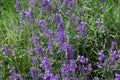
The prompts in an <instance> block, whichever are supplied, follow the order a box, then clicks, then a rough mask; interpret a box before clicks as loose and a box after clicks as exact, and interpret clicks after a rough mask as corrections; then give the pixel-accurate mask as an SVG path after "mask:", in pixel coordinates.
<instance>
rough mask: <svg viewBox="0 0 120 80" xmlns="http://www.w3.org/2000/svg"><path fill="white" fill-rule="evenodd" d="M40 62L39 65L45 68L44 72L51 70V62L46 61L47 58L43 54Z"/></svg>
mask: <svg viewBox="0 0 120 80" xmlns="http://www.w3.org/2000/svg"><path fill="white" fill-rule="evenodd" d="M40 61H41V64H40V67H41V68H42V69H43V70H45V73H51V72H52V64H51V63H50V62H49V61H48V58H47V57H46V56H44V57H43V58H41V59H40Z"/></svg>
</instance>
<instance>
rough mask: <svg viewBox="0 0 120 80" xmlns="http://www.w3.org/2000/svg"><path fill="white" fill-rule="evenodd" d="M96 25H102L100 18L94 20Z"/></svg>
mask: <svg viewBox="0 0 120 80" xmlns="http://www.w3.org/2000/svg"><path fill="white" fill-rule="evenodd" d="M96 25H97V26H99V27H100V26H101V25H102V23H101V20H100V19H97V21H96Z"/></svg>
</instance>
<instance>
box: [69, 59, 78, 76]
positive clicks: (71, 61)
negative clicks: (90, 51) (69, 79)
mask: <svg viewBox="0 0 120 80" xmlns="http://www.w3.org/2000/svg"><path fill="white" fill-rule="evenodd" d="M69 67H70V72H71V73H72V74H75V71H76V68H77V64H76V62H75V60H70V63H69Z"/></svg>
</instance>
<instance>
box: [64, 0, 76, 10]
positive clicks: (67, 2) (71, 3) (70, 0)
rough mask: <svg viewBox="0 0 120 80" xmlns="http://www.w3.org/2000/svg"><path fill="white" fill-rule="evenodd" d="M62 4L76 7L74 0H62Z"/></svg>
mask: <svg viewBox="0 0 120 80" xmlns="http://www.w3.org/2000/svg"><path fill="white" fill-rule="evenodd" d="M63 4H64V5H65V6H68V7H72V8H75V7H76V0H64V1H63Z"/></svg>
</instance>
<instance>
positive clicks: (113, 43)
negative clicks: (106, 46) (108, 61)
mask: <svg viewBox="0 0 120 80" xmlns="http://www.w3.org/2000/svg"><path fill="white" fill-rule="evenodd" d="M115 46H116V42H115V41H112V42H111V46H110V52H113V50H114V48H115Z"/></svg>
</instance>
